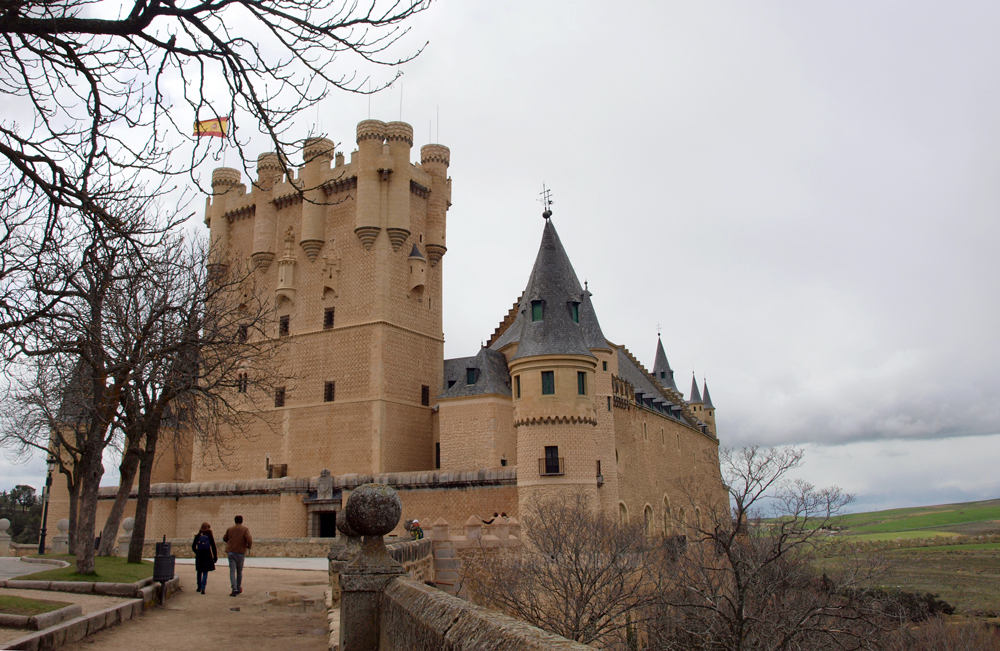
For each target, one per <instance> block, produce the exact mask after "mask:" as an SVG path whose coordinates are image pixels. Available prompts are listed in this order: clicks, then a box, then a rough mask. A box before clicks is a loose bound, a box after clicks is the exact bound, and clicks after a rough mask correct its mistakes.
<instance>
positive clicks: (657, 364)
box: [653, 336, 677, 391]
mask: <svg viewBox="0 0 1000 651" xmlns="http://www.w3.org/2000/svg"><path fill="white" fill-rule="evenodd" d="M653 376H654V377H655V378H656V379H657V380H658V381H659V383H660V384H662V385H663V386H664V387H665V388H667V389H673V390H674V391H677V384H676V383H675V382H674V371H673V370H672V369H671V368H670V362H668V361H667V354H666V353H665V352H663V341H662V340H661V339H660V337H659V336H657V337H656V360H655V361H654V362H653Z"/></svg>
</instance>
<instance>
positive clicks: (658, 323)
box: [656, 321, 660, 337]
mask: <svg viewBox="0 0 1000 651" xmlns="http://www.w3.org/2000/svg"><path fill="white" fill-rule="evenodd" d="M656 336H657V337H659V336H660V322H659V321H657V322H656Z"/></svg>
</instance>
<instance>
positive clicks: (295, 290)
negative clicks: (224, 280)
mask: <svg viewBox="0 0 1000 651" xmlns="http://www.w3.org/2000/svg"><path fill="white" fill-rule="evenodd" d="M412 146H413V129H412V127H411V126H410V125H409V124H406V123H404V122H388V123H385V122H381V121H378V120H366V121H364V122H361V123H360V124H358V127H357V151H355V152H353V153H352V154H351V156H350V161H345V158H344V155H343V154H341V153H340V152H335V150H334V143H333V142H331V141H330V140H327V139H320V138H312V139H309V140H307V141H306V143H305V147H304V148H303V152H302V154H303V161H302V164H301V165H300V166H299V167H298V169H297V170H296V169H294V168H292V167H291V166H289V168H288V169H289V170H290V172H289V174H288V175H287V177H286V175H284V174H283V171H282V166H281V164H280V163H281V161H280V160H279V159H278V156H277V155H276V154H274V153H270V154H263V155H261V156H260V157H259V158H258V160H257V175H258V178H257V180H256V182H254V183H253V184H252V187H251V189H250V191H249V192H248V191H247V186H246V185H245V184H243V183H241V182H240V172H239V171H238V170H235V169H231V168H221V169H216V170H215V171H214V173H213V175H212V187H213V191H214V196H213V197H210V198H209V199H208V201H207V203H206V209H205V222H206V224H207V225H208V226H209V227H210V228H211V240H212V244H213V247H214V249H213V250H214V252H215V253H216V255H217V256H219V258H220V259H219V262H222V263H224V262H226V261H231V260H240V259H242V260H252V262H253V264H254V265H255V267H256V270H255V272H254V274H255V278H254V281H255V283H256V284H257V285H258V286H262V287H263V288H264V290H265V291H266V292H269V293H271V301H272V303H274V304H275V306H276V310H277V317H278V318H277V324H278V325H277V328H278V332H275V333H273V335H275V336H282V337H289V338H290V339H291V344H292V345H289V346H287V347H286V351H284V352H283V353H282V354H283V356H284V357H283V360H282V366H283V368H282V369H281V371H282V375H285V376H289V377H291V378H293V379H292V380H289V381H288V384H287V386H284V387H278V388H277V389H275V396H274V400H275V409H276V411H278V413H277V414H276V415H275V416H276V418H277V419H278V421H279V422H278V426H277V429H278V431H274V429H275V428H274V427H271V428H268V427H260V428H259V429H257V430H255V431H254V432H252V433H251V435H250V436H249V437H247V439H248V440H247V441H245V442H240V444H239V445H238V447H237V448H236V452H235V455H236V458H234V459H233V461H235V463H232V464H229V465H231V466H233V467H234V468H235V467H239V470H234V471H233V472H232V473H230V472H228V471H226V470H225V469H224V468H212V469H210V468H208V467H206V466H204V465H200V464H199V462H198V461H197V460H198V459H199V458H200V455H199V450H195V451H194V459H195V463H194V468H193V470H192V480H193V481H203V480H209V479H224V478H230V476H229V475H230V474H231V475H232V477H231V478H237V477H247V476H248V475H249V476H265V475H263V472H264V470H265V469H267V472H268V475H267V476H299V477H310V476H316V475H318V474H319V473H320V471H321V470H323V469H329V470H330V471H332V472H333V473H335V474H342V473H378V472H395V471H406V470H422V469H427V468H431V467H433V461H434V460H433V443H432V437H433V434H432V430H433V424H432V420H433V417H432V412H431V405H432V402H431V400H432V399H433V398H434V397H435V396H436V395H437V393H438V392H439V391H440V387H441V383H442V379H441V378H442V364H443V357H444V355H443V352H444V351H443V341H444V339H443V333H442V323H441V319H442V317H441V315H442V310H441V278H442V256H443V255H444V253H445V251H446V250H447V249H446V245H445V224H446V214H447V211H448V207H449V205H450V196H451V179H449V178H448V165H449V162H450V160H449V158H450V152H449V149H448V148H447V147H445V146H442V145H435V144H431V145H425V146H424V147H422V148H421V150H420V163H418V164H414V163H411V161H410V155H411V151H410V150H411V148H412ZM299 190H301V191H302V192H301V194H300V193H299ZM257 469H259V470H257ZM275 469H277V470H275ZM236 473H238V474H236Z"/></svg>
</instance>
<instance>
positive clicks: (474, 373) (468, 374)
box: [465, 368, 479, 384]
mask: <svg viewBox="0 0 1000 651" xmlns="http://www.w3.org/2000/svg"><path fill="white" fill-rule="evenodd" d="M478 379H479V369H477V368H467V369H465V383H466V384H475V383H476V380H478Z"/></svg>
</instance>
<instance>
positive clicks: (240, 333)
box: [236, 325, 250, 344]
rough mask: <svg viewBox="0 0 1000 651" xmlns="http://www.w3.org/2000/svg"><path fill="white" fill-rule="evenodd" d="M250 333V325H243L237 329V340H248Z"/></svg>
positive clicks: (242, 341) (241, 341)
mask: <svg viewBox="0 0 1000 651" xmlns="http://www.w3.org/2000/svg"><path fill="white" fill-rule="evenodd" d="M249 334H250V327H249V326H245V325H241V326H240V329H239V330H237V331H236V340H237V341H238V342H240V343H241V344H242V343H244V342H246V340H247V337H248V336H249Z"/></svg>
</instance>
